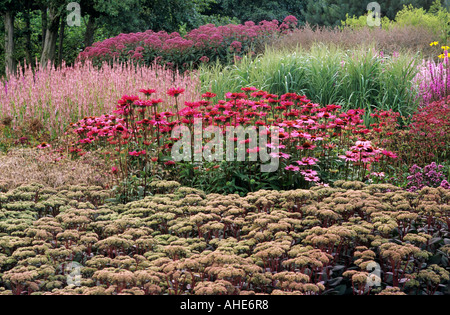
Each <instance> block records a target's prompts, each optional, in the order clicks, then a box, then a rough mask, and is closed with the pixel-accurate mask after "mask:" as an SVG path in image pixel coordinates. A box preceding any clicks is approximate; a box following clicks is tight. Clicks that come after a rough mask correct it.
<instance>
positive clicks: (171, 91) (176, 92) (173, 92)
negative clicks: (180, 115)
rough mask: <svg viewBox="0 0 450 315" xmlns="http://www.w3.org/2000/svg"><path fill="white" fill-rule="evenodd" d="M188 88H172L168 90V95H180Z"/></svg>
mask: <svg viewBox="0 0 450 315" xmlns="http://www.w3.org/2000/svg"><path fill="white" fill-rule="evenodd" d="M185 91H186V90H185V89H183V88H170V89H169V90H168V91H167V95H169V96H173V97H178V96H179V95H180V94H183V93H184V92H185Z"/></svg>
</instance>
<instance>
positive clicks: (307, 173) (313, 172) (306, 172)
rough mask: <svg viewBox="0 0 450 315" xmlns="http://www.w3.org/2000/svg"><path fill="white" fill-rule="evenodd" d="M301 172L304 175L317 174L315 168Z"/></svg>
mask: <svg viewBox="0 0 450 315" xmlns="http://www.w3.org/2000/svg"><path fill="white" fill-rule="evenodd" d="M301 174H302V175H304V176H317V172H316V171H313V170H304V171H301Z"/></svg>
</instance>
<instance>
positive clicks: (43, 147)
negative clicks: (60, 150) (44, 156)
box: [37, 142, 51, 149]
mask: <svg viewBox="0 0 450 315" xmlns="http://www.w3.org/2000/svg"><path fill="white" fill-rule="evenodd" d="M37 148H38V149H47V148H51V145H50V144H48V143H47V142H42V143H41V144H40V145H38V146H37Z"/></svg>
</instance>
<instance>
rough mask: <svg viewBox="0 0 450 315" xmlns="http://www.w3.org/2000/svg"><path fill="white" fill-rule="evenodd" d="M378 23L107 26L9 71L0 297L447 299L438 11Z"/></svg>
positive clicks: (448, 240) (445, 140)
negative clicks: (91, 40) (56, 55)
mask: <svg viewBox="0 0 450 315" xmlns="http://www.w3.org/2000/svg"><path fill="white" fill-rule="evenodd" d="M127 1H128V0H127ZM194 2H195V3H196V5H200V6H202V5H203V4H201V3H203V2H202V1H200V2H198V3H197V2H196V1H194ZM208 3H209V2H208ZM205 5H206V4H205ZM209 5H211V6H213V4H212V2H211V3H210V4H208V5H206V6H209ZM215 5H219V4H218V3H215ZM215 5H214V6H215ZM0 6H1V5H0ZM308 7H309V8H312V7H315V5H314V6H308ZM28 9H29V10H31V7H29V8H28ZM206 9H207V8H206V7H205V8H203V9H202V10H206ZM212 9H213V8H211V10H212ZM215 9H217V8H215ZM194 11H195V10H194ZM339 12H340V11H339ZM336 13H338V11H336ZM391 13H392V12H391ZM48 14H50V16H48V17H51V11H48ZM143 14H144V13H143ZM145 14H148V12H145ZM319 15H320V14H319ZM397 16H398V19H396V21H388V20H387V19H386V18H384V19H383V23H384V24H383V25H382V27H381V28H377V29H373V28H367V27H362V26H361V25H360V24H361V21H362V19H363V17H360V18H358V17H350V16H347V20H346V21H345V22H344V23H343V25H345V27H342V28H339V27H338V28H335V29H321V28H314V27H309V26H305V27H299V26H300V25H298V24H299V23H301V22H300V21H297V19H296V18H295V17H294V16H287V17H286V18H285V19H284V21H283V22H281V23H280V22H278V21H276V20H273V21H262V22H259V23H254V22H251V21H250V22H246V23H243V24H236V25H235V24H228V25H224V26H215V25H212V24H207V25H204V26H201V27H199V28H197V29H193V30H192V29H191V30H187V29H186V28H185V27H186V25H185V26H184V27H180V32H173V33H168V32H165V31H159V32H157V31H152V30H148V31H146V32H141V33H128V34H120V35H118V36H116V37H113V38H110V39H108V40H105V41H102V42H98V43H96V44H94V45H93V46H91V47H89V48H87V49H86V50H84V51H83V52H82V53H81V54H80V55H79V59H78V61H77V62H76V63H75V64H74V65H73V66H68V65H66V64H65V63H64V62H62V61H61V64H62V66H60V67H53V66H52V65H51V64H46V67H41V66H37V67H35V68H33V67H30V66H25V67H23V68H21V67H18V68H17V70H18V72H17V73H8V76H7V77H6V78H4V79H3V80H2V87H1V88H0V108H1V111H0V154H2V155H1V156H0V295H3V294H4V295H31V294H36V295H65V294H72V295H94V294H96V295H285V294H291V295H391V294H392V295H405V294H410V295H449V294H450V291H449V288H450V266H449V258H450V247H449V246H450V235H449V225H450V183H449V182H450V164H449V158H450V154H449V152H450V147H449V143H450V136H449V132H450V85H449V82H450V76H449V74H450V68H449V67H450V63H449V59H448V50H449V46H447V45H448V43H446V40H447V38H448V36H447V31H446V28H445V27H444V24H443V23H442V21H441V20H440V19H441V17H443V16H447V13H446V11H445V12H444V9H443V8H442V7H441V5H440V3H439V2H438V1H437V2H436V3H435V4H433V6H432V9H431V10H430V12H429V13H428V12H427V13H424V12H422V11H420V10H419V11H416V10H413V9H412V7H405V9H404V10H402V11H401V12H400V13H399V15H397ZM417 16H420V17H426V18H427V19H429V21H430V24H433V23H434V24H433V25H434V26H433V25H431V26H430V27H427V28H423V29H422V28H421V27H420V26H421V25H422V24H421V23H422V22H420V23H416V21H415V20H414V19H415V18H416V17H417ZM46 18H47V17H46ZM216 18H217V19H220V18H221V17H216ZM364 18H365V17H364ZM5 19H6V17H5ZM42 19H44V16H42ZM10 20H11V19H10ZM225 20H226V19H225ZM225 20H224V21H225ZM405 21H407V22H408V23H405ZM433 21H434V22H433ZM89 22H91V21H89ZM431 22H433V23H431ZM130 23H133V21H130ZM226 23H229V20H227V22H226ZM90 27H93V26H92V25H91V26H90ZM417 27H419V28H417ZM13 28H14V27H13ZM27 28H29V26H27ZM436 31H438V33H439V34H438V33H436ZM441 31H442V32H443V33H440V32H441ZM63 33H64V30H63ZM48 34H49V37H51V33H48ZM405 34H406V35H408V34H409V35H413V36H409V35H408V36H406V35H405ZM430 34H433V35H430ZM62 35H64V34H62ZM347 35H348V36H347ZM372 35H373V37H372ZM344 37H345V39H343V38H344ZM404 37H408V38H407V39H405V38H404ZM86 40H88V38H87V39H86ZM432 40H434V41H432ZM46 41H47V39H46ZM411 41H414V45H411V44H410V43H411ZM430 41H432V42H431V43H430ZM360 44H361V45H360ZM61 45H62V43H61ZM422 46H426V47H424V48H420V47H422ZM10 48H11V47H10ZM418 50H420V52H418ZM9 51H11V49H10V50H9ZM45 51H46V50H44V52H45ZM60 53H62V52H60ZM44 57H46V56H44ZM47 57H48V56H47ZM9 59H12V58H11V56H10V57H9ZM44 59H45V58H44ZM9 61H12V60H9ZM14 69H15V68H14Z"/></svg>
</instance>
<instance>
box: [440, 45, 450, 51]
mask: <svg viewBox="0 0 450 315" xmlns="http://www.w3.org/2000/svg"><path fill="white" fill-rule="evenodd" d="M441 48H442V49H443V50H449V49H450V46H442V47H441Z"/></svg>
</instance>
